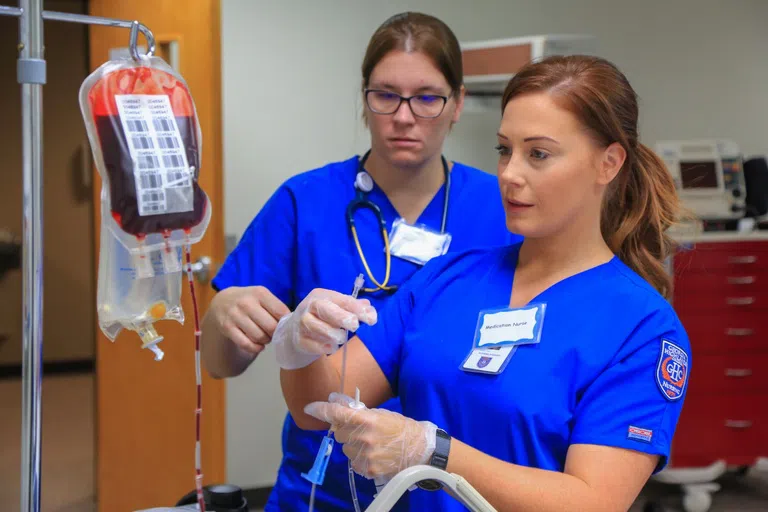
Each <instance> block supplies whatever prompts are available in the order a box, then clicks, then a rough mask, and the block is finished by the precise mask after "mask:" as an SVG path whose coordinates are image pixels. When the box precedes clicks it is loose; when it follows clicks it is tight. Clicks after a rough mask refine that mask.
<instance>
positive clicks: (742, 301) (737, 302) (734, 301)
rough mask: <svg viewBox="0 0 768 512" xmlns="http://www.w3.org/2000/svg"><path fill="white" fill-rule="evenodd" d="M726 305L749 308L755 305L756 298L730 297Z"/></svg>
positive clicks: (726, 300)
mask: <svg viewBox="0 0 768 512" xmlns="http://www.w3.org/2000/svg"><path fill="white" fill-rule="evenodd" d="M725 303H726V304H728V305H729V306H749V305H750V304H754V303H755V298H754V297H728V298H726V299H725Z"/></svg>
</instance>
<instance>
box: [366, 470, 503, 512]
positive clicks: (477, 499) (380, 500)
mask: <svg viewBox="0 0 768 512" xmlns="http://www.w3.org/2000/svg"><path fill="white" fill-rule="evenodd" d="M425 480H434V481H437V482H439V483H441V484H442V489H443V490H444V491H445V492H447V493H448V494H450V495H451V496H452V497H453V498H454V499H456V500H457V501H458V502H459V503H461V504H462V505H464V506H465V507H467V509H468V510H470V512H496V509H495V508H493V506H492V505H491V504H490V503H488V502H487V501H486V500H485V498H483V497H482V496H481V495H480V493H478V492H477V491H476V490H475V488H474V487H472V486H471V485H469V482H467V481H466V480H464V479H463V478H462V477H460V476H459V475H456V474H453V473H448V472H446V471H443V470H441V469H437V468H435V467H432V466H413V467H410V468H408V469H406V470H404V471H401V472H400V473H398V474H397V475H396V476H395V477H394V478H392V480H390V481H389V483H387V485H386V486H385V487H384V489H383V490H382V491H381V492H380V493H379V495H378V496H376V499H374V500H373V503H371V506H370V507H368V508H367V509H365V512H389V511H390V510H392V509H393V508H394V507H395V504H397V502H398V500H399V499H400V498H401V497H402V496H403V495H404V494H405V493H406V492H408V490H409V489H411V488H412V487H413V486H414V485H416V484H418V483H419V482H423V481H425Z"/></svg>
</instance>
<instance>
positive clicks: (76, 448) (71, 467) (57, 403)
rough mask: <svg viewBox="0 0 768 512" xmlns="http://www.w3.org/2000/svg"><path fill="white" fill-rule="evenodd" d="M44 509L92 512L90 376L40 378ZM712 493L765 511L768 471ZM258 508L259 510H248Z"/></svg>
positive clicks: (650, 493) (674, 508)
mask: <svg viewBox="0 0 768 512" xmlns="http://www.w3.org/2000/svg"><path fill="white" fill-rule="evenodd" d="M42 396H43V403H42V418H43V425H42V432H43V439H42V454H43V455H42V468H43V475H42V491H41V492H42V510H43V512H95V511H96V504H95V498H94V411H93V405H94V389H93V376H92V375H67V376H52V377H46V378H45V379H43V393H42ZM0 410H2V411H3V413H2V415H0V503H3V505H4V507H6V508H7V509H8V510H11V509H16V504H17V503H19V499H20V498H19V488H20V470H19V468H20V467H21V462H20V461H21V449H20V439H21V383H20V381H19V380H18V379H7V380H0ZM720 483H721V484H722V490H721V491H720V492H718V493H716V494H715V495H714V496H713V505H712V508H711V509H710V510H711V511H712V512H737V511H738V512H752V511H755V512H756V511H768V474H756V473H747V474H746V475H744V476H737V475H728V476H727V477H724V478H723V479H722V480H721V482H720ZM648 499H652V500H654V501H658V502H660V503H661V504H663V505H664V507H665V509H664V511H665V512H678V511H680V512H682V511H683V510H684V509H683V507H682V504H681V503H682V502H681V494H680V492H679V491H678V490H677V489H676V488H674V487H671V486H665V485H662V484H658V483H655V482H651V483H649V484H648V486H647V487H646V489H645V490H644V491H643V494H642V495H641V497H640V498H639V499H638V500H637V503H635V505H634V506H633V507H632V508H631V509H630V510H631V512H643V506H644V504H645V503H646V501H647V500H648ZM252 512H257V511H255V510H254V511H252Z"/></svg>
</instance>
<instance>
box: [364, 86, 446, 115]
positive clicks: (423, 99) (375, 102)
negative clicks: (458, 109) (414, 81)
mask: <svg viewBox="0 0 768 512" xmlns="http://www.w3.org/2000/svg"><path fill="white" fill-rule="evenodd" d="M403 102H406V103H408V107H409V108H410V109H411V113H413V115H414V116H416V117H423V118H427V119H432V118H435V117H438V116H439V115H440V114H442V113H443V109H444V108H445V104H446V103H447V102H448V96H440V95H438V94H417V95H415V96H409V97H405V96H400V95H399V94H397V93H394V92H390V91H382V90H378V89H366V90H365V103H366V104H367V105H368V108H369V109H371V111H372V112H374V113H375V114H384V115H389V114H394V113H395V112H397V110H398V109H399V108H400V105H401V104H402V103H403Z"/></svg>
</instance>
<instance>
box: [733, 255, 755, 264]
mask: <svg viewBox="0 0 768 512" xmlns="http://www.w3.org/2000/svg"><path fill="white" fill-rule="evenodd" d="M728 263H734V264H736V265H749V264H751V263H757V256H731V257H730V258H728Z"/></svg>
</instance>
